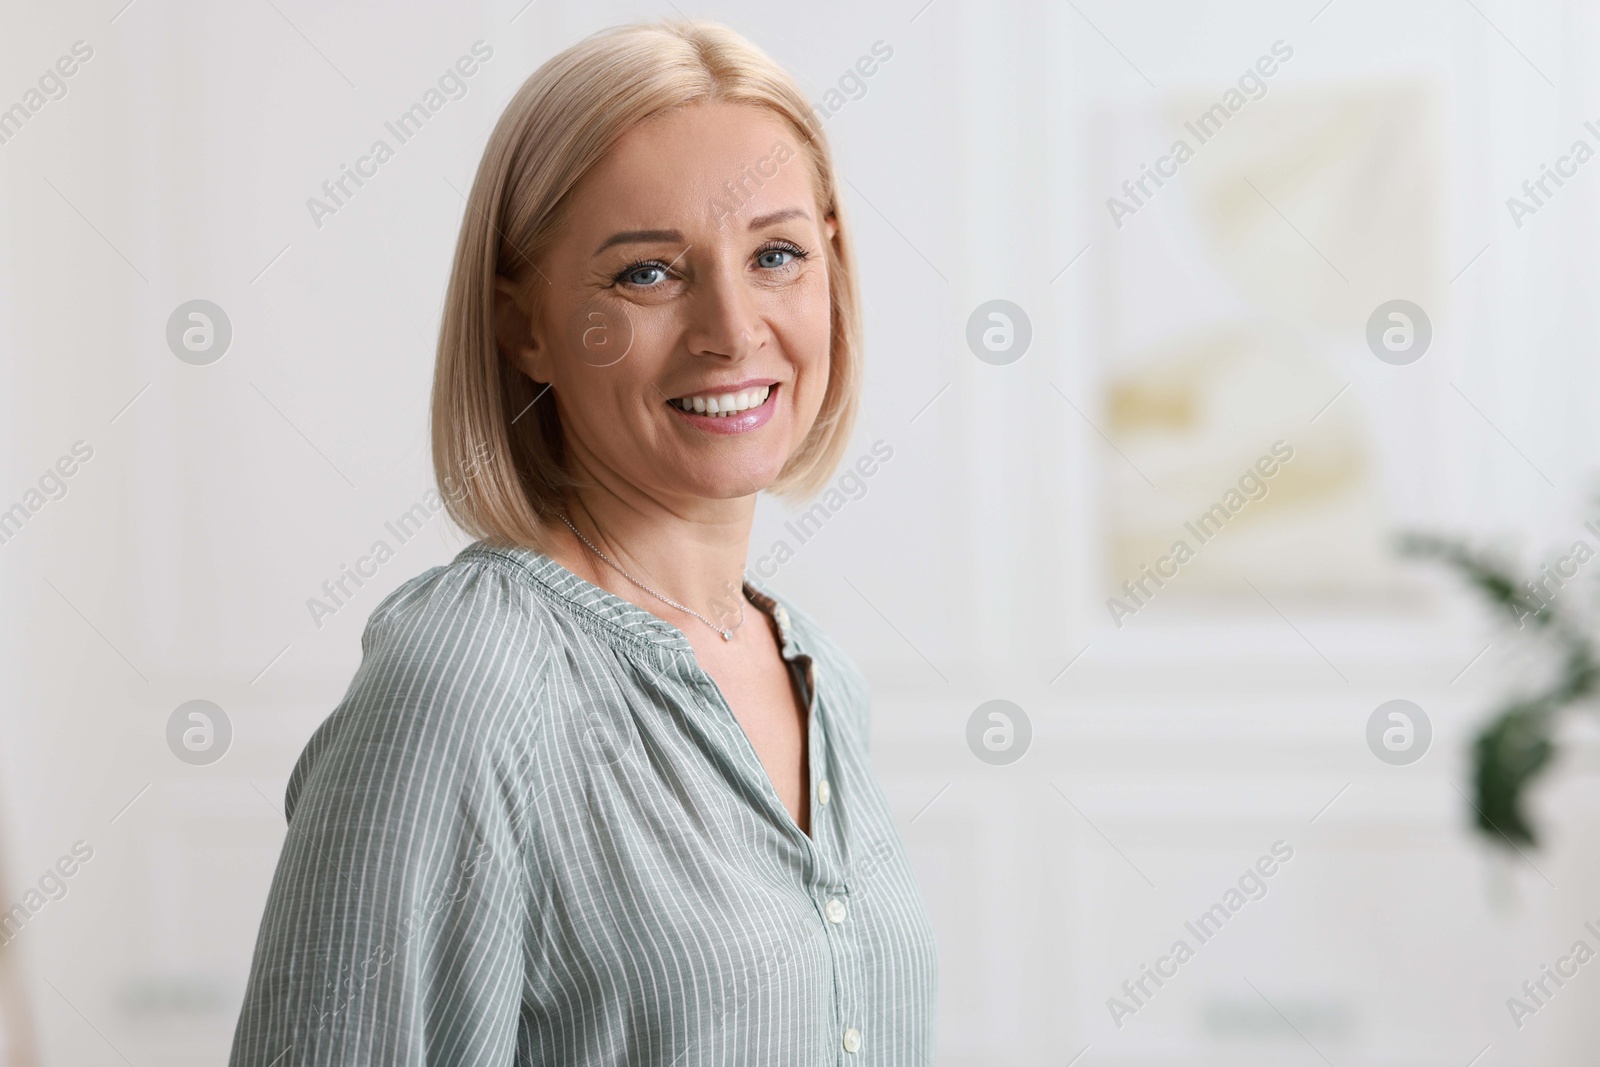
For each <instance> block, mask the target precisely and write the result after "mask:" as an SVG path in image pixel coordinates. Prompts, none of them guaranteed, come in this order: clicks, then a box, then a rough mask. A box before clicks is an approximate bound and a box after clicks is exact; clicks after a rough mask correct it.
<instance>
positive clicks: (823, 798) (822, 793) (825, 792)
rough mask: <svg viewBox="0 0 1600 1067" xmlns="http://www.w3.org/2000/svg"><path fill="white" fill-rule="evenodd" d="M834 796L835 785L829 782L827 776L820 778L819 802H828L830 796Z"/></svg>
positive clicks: (818, 788)
mask: <svg viewBox="0 0 1600 1067" xmlns="http://www.w3.org/2000/svg"><path fill="white" fill-rule="evenodd" d="M832 796H833V786H831V785H829V784H828V780H827V779H826V778H823V779H820V780H819V781H818V782H817V803H818V804H826V803H827V802H828V800H829V798H831V797H832Z"/></svg>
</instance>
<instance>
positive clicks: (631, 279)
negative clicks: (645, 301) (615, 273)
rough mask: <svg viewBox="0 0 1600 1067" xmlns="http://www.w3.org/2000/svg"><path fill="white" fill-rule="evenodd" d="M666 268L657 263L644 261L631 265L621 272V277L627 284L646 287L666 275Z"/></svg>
mask: <svg viewBox="0 0 1600 1067" xmlns="http://www.w3.org/2000/svg"><path fill="white" fill-rule="evenodd" d="M666 273H667V271H666V268H665V267H663V266H661V265H660V264H659V263H644V264H641V265H639V266H637V267H631V268H629V269H628V270H627V271H625V272H624V273H623V278H624V279H625V280H626V281H627V283H628V284H629V285H637V286H641V287H647V286H651V285H654V284H655V283H656V282H658V281H660V280H661V279H662V278H663V277H665V276H666Z"/></svg>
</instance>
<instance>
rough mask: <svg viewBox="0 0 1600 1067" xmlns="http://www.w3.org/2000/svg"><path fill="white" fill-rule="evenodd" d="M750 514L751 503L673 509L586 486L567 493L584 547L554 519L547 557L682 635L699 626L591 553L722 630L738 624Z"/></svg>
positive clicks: (570, 516) (571, 517)
mask: <svg viewBox="0 0 1600 1067" xmlns="http://www.w3.org/2000/svg"><path fill="white" fill-rule="evenodd" d="M754 515H755V500H754V498H753V497H750V498H742V499H734V500H691V501H688V502H687V505H686V506H684V505H680V506H679V507H672V506H669V505H664V504H663V503H661V502H659V501H655V500H635V499H628V498H625V497H624V496H622V495H620V494H618V493H614V492H611V491H609V490H605V489H599V488H591V487H585V488H583V489H577V490H572V491H570V492H569V493H568V494H567V508H566V516H567V518H568V519H569V520H570V521H571V522H572V524H573V526H575V527H577V530H578V533H581V534H582V537H583V538H586V539H587V540H588V542H589V544H585V543H584V541H583V540H582V539H580V538H579V537H578V536H577V535H575V534H574V533H573V531H572V530H571V529H569V528H568V527H567V525H566V524H565V523H563V522H561V521H560V520H557V521H556V523H555V527H554V529H553V530H552V533H553V535H554V544H553V545H552V546H551V548H549V549H547V554H549V555H550V557H551V558H552V559H554V560H555V561H556V562H557V563H560V564H561V565H562V566H564V567H566V568H567V569H568V570H570V571H572V572H573V573H574V574H576V575H578V576H579V577H581V578H583V579H585V580H586V581H588V582H591V583H592V584H594V585H597V586H599V587H600V588H602V589H604V590H606V591H607V592H609V593H612V594H613V595H615V596H619V597H621V598H622V599H624V600H626V601H628V602H629V603H632V604H634V605H635V606H637V607H640V608H643V609H644V610H646V611H648V612H650V613H652V614H654V615H657V616H659V617H660V618H662V619H665V620H666V621H668V622H670V623H672V624H673V625H674V626H677V627H679V628H680V629H682V628H683V627H685V626H689V625H694V626H698V625H701V624H700V623H698V622H696V621H694V619H693V618H692V616H691V617H686V616H685V614H684V613H683V612H681V611H679V610H677V609H676V608H674V607H672V606H670V605H668V604H666V603H663V602H662V601H661V600H660V599H658V598H657V597H656V596H651V595H650V593H648V592H646V591H645V589H641V588H640V587H639V586H638V585H635V584H634V582H631V581H629V580H628V578H626V577H624V576H623V574H619V573H618V572H617V570H616V568H614V567H612V566H610V565H608V564H607V563H606V562H605V561H604V560H602V559H601V558H600V557H599V556H598V555H597V554H596V552H595V549H598V550H599V551H600V552H604V553H605V554H606V556H608V557H610V559H611V562H612V563H614V564H615V565H616V567H619V568H621V570H622V571H623V572H625V573H626V574H627V575H629V576H631V577H632V578H633V579H634V580H635V581H637V582H639V583H642V584H643V585H644V586H645V587H646V588H648V589H650V590H653V591H654V592H655V593H656V594H658V595H659V596H662V597H667V598H669V599H671V600H674V601H677V602H678V603H679V604H681V605H683V606H685V607H688V608H691V609H693V610H694V611H695V612H698V613H699V614H700V615H702V616H704V617H705V618H706V619H707V620H709V621H710V622H711V623H712V624H714V625H716V626H717V627H719V628H721V627H726V626H731V625H733V624H734V623H735V622H737V621H738V617H739V614H740V609H741V605H742V603H743V596H742V592H741V590H742V587H743V582H744V569H745V560H746V556H747V553H748V551H749V547H750V527H751V523H752V521H753V519H754ZM591 545H592V546H593V547H592V548H591V547H590V546H591Z"/></svg>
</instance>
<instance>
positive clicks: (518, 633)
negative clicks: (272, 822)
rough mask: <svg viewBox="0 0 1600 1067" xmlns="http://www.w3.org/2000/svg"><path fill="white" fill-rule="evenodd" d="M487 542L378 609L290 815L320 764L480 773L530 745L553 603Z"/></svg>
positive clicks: (296, 785) (308, 760) (315, 738)
mask: <svg viewBox="0 0 1600 1067" xmlns="http://www.w3.org/2000/svg"><path fill="white" fill-rule="evenodd" d="M477 547H478V546H476V545H474V546H469V548H468V549H466V550H464V551H462V552H461V553H460V554H459V555H457V556H456V558H455V559H454V560H452V561H451V562H450V563H448V564H445V565H442V566H437V567H432V568H430V569H428V570H426V571H424V572H423V573H421V574H419V575H417V576H416V577H414V578H411V579H409V580H407V581H406V582H404V583H402V584H401V585H400V587H399V588H398V589H396V590H395V591H394V592H392V593H390V594H389V595H388V596H387V597H385V598H384V599H383V601H382V602H381V603H380V604H379V605H378V606H377V608H375V609H374V610H373V612H372V615H371V617H370V618H369V619H368V620H367V626H366V630H365V632H364V633H363V634H362V638H361V665H360V667H358V668H357V670H356V673H355V677H354V678H353V679H352V680H351V682H350V686H349V688H348V689H347V690H346V692H345V694H344V697H343V699H341V700H340V701H339V704H338V705H337V707H335V708H334V709H333V711H332V713H331V714H330V715H329V716H328V718H327V719H325V720H324V721H323V722H322V724H321V725H320V726H319V727H318V728H317V730H316V731H315V732H314V733H313V735H312V737H311V739H310V741H309V742H308V743H307V745H306V748H305V750H304V751H303V752H302V753H301V757H300V760H299V761H298V763H297V765H296V768H295V772H294V774H293V776H292V777H291V781H290V790H289V800H290V805H291V808H292V806H293V802H294V800H295V799H296V797H297V796H298V794H299V792H300V788H301V787H302V786H303V785H304V784H306V782H307V780H308V779H310V778H312V777H313V776H314V775H315V774H316V773H317V771H318V770H319V768H321V769H331V768H333V767H339V768H341V769H343V770H349V769H351V768H355V767H361V768H364V769H365V771H366V772H368V773H375V772H379V771H380V769H381V768H384V767H389V768H390V769H391V770H394V771H396V772H397V773H399V772H400V769H401V768H405V773H407V774H415V773H418V772H420V771H422V769H423V767H422V765H424V764H425V765H427V767H428V768H430V770H429V771H428V772H427V773H430V774H449V773H453V772H461V773H469V772H470V771H471V769H472V768H473V766H474V765H479V766H481V765H484V764H485V763H499V762H500V761H501V760H502V759H504V757H505V754H506V751H507V750H510V749H518V748H521V747H523V746H525V745H527V744H531V741H532V735H533V733H534V727H535V723H536V718H537V712H538V704H539V701H538V694H539V691H540V685H541V679H542V676H543V674H544V672H545V669H546V665H547V663H548V661H549V659H550V654H549V653H550V636H549V635H550V633H551V628H550V626H549V624H548V621H547V613H548V611H549V608H548V606H547V605H546V604H545V602H544V601H543V600H542V599H541V598H540V597H539V595H538V594H537V593H536V592H535V591H534V590H532V589H531V588H529V586H528V584H527V582H526V581H524V580H522V579H520V578H519V577H518V575H517V574H516V573H515V571H514V569H511V568H507V567H506V566H504V565H503V564H502V563H499V562H497V561H496V558H495V557H494V556H493V555H491V554H487V553H483V552H480V551H475V549H476V548H477Z"/></svg>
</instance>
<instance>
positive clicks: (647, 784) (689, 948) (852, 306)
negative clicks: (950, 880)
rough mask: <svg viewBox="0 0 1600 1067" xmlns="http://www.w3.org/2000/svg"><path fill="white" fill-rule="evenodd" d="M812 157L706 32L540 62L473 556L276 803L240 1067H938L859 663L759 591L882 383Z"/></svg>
mask: <svg viewBox="0 0 1600 1067" xmlns="http://www.w3.org/2000/svg"><path fill="white" fill-rule="evenodd" d="M835 188H836V186H835V179H834V175H833V170H832V162H831V159H830V156H829V153H828V148H827V145H826V142H825V141H824V140H823V138H822V136H821V133H820V131H819V130H818V129H816V128H815V126H814V120H813V119H812V118H811V116H810V110H809V105H808V104H807V103H806V101H805V98H804V96H803V95H802V94H801V93H800V92H799V91H798V89H797V88H796V87H795V85H794V83H793V82H792V80H791V79H790V78H789V77H788V76H787V75H786V74H785V73H784V72H783V71H781V70H780V69H779V68H778V67H777V66H776V65H775V64H774V63H773V62H772V60H770V59H769V58H767V57H766V56H765V55H763V54H762V53H760V52H759V51H757V50H756V49H755V48H754V47H753V46H751V45H750V44H749V43H748V42H746V41H744V40H743V39H742V38H740V37H738V36H737V35H735V34H733V33H731V32H730V31H728V30H726V29H723V28H720V27H717V26H712V25H706V24H700V23H688V24H683V23H679V24H665V25H648V26H634V27H626V28H622V29H618V30H612V31H609V32H606V33H602V34H599V35H597V36H595V37H592V38H589V39H588V40H585V41H583V42H581V43H579V44H578V45H576V46H574V47H572V48H570V49H568V50H567V51H566V52H564V53H562V54H561V55H558V56H556V57H555V58H554V59H551V60H550V61H549V62H548V63H546V64H545V65H544V66H543V67H541V68H540V69H539V70H538V71H537V72H536V73H535V74H534V75H533V77H532V78H530V79H529V80H528V82H527V83H526V84H525V85H524V86H523V87H522V89H521V90H520V91H519V92H518V94H517V95H516V97H515V98H514V99H513V100H512V101H511V103H510V105H509V106H508V108H507V110H506V113H505V115H504V116H503V117H502V118H501V120H500V122H499V124H498V125H497V127H496V129H495V131H494V133H493V135H492V136H491V137H490V140H489V144H488V147H487V149H486V151H485V153H484V157H483V161H482V164H481V166H480V168H479V171H478V176H477V180H476V182H475V183H474V185H473V190H472V194H471V197H470V198H469V201H468V205H467V211H466V214H465V220H464V222H463V225H462V231H461V238H460V242H459V244H458V246H457V250H456V258H455V266H454V272H453V274H452V276H451V281H450V288H449V293H448V296H447V301H446V307H445V313H444V325H443V330H442V334H441V340H440V346H439V360H438V367H437V375H436V379H435V389H434V411H433V415H434V463H435V469H436V473H437V475H438V476H439V479H440V484H441V486H442V487H443V489H444V491H445V494H444V495H445V496H446V498H447V501H448V506H449V508H450V513H451V515H452V517H453V518H454V519H455V520H456V521H457V522H458V523H459V524H460V525H461V526H462V527H463V528H464V529H466V530H468V531H469V532H471V533H473V534H474V535H476V536H477V537H478V538H480V540H479V541H477V542H476V543H475V544H473V545H472V546H470V547H468V548H467V549H465V550H464V551H463V552H461V554H460V555H459V556H457V557H456V559H455V561H454V562H452V563H451V564H450V565H449V566H445V567H437V568H434V569H432V570H430V571H428V572H426V573H425V574H423V575H421V576H420V577H418V578H415V579H413V580H411V581H410V582H408V583H406V584H405V585H403V586H402V587H401V588H400V589H398V590H397V591H396V592H395V593H394V594H393V595H391V596H390V597H389V598H388V599H386V600H385V601H384V602H383V603H382V604H381V605H380V606H379V607H378V608H377V610H376V611H375V612H374V614H373V616H372V618H371V620H370V621H369V623H368V625H367V630H366V633H365V636H364V638H363V641H362V649H363V660H362V664H361V668H360V670H359V671H358V673H357V674H356V677H355V680H354V681H353V682H352V684H351V687H350V690H349V692H348V693H347V694H346V696H345V698H344V700H343V702H342V703H341V704H340V705H339V707H338V708H337V709H336V710H335V711H334V713H333V715H332V716H330V717H329V719H328V720H327V721H326V722H324V723H323V725H322V726H321V727H320V728H319V729H318V730H317V732H316V733H315V735H314V736H313V737H312V738H311V741H310V743H309V744H308V745H307V747H306V750H305V752H304V753H303V754H302V756H301V758H300V760H299V763H298V764H297V766H296V767H295V770H294V774H293V776H292V778H291V779H290V783H289V790H288V798H287V807H288V813H289V835H288V838H287V840H286V842H285V844H284V850H283V856H282V858H281V860H280V862H279V865H278V870H277V874H276V876H275V878H274V881H273V885H272V891H271V896H270V898H269V900H268V903H267V909H266V916H265V918H264V920H263V922H262V926H261V932H260V938H259V941H258V944H257V947H256V953H255V959H254V964H253V967H252V972H251V977H250V983H249V987H248V990H247V992H246V995H245V1003H244V1008H243V1011H242V1013H241V1016H240V1019H239V1025H238V1029H237V1032H236V1034H235V1037H234V1045H233V1061H232V1062H233V1063H234V1064H236V1065H250V1067H268V1065H282V1067H288V1065H290V1064H313V1063H314V1064H424V1063H426V1064H434V1063H439V1064H446V1063H448V1064H503V1063H518V1064H561V1065H563V1067H565V1065H570V1064H661V1065H667V1064H685V1065H687V1064H701V1063H738V1064H762V1065H767V1064H825V1063H826V1064H833V1063H847V1064H856V1063H860V1064H866V1063H871V1064H928V1063H931V1062H932V1061H933V1011H934V998H935V983H936V970H935V968H936V960H935V953H934V946H933V940H932V934H931V930H930V927H929V923H928V920H927V917H926V914H925V912H924V910H923V907H922V903H921V901H920V898H919V896H918V893H917V890H916V888H915V885H914V883H913V880H912V875H911V871H910V868H909V865H908V864H907V861H906V856H905V850H904V847H903V844H902V842H901V840H900V837H899V835H898V833H897V831H896V829H895V826H894V823H893V821H892V819H891V818H890V815H889V811H888V807H887V805H886V803H885V800H884V796H883V793H882V791H881V790H880V788H879V786H878V784H877V782H876V781H875V779H874V777H873V775H872V772H871V770H870V768H869V766H868V762H867V742H868V734H869V727H868V707H869V698H868V693H867V688H866V685H865V682H864V680H863V678H862V676H861V674H860V672H859V671H858V670H857V669H856V668H855V667H854V666H853V665H852V663H851V662H850V661H849V660H848V659H847V658H846V657H845V656H844V655H843V654H842V653H841V652H840V651H839V649H838V648H836V647H835V646H834V645H833V644H832V643H831V642H830V641H829V640H828V639H827V638H826V637H825V636H824V635H823V634H822V633H821V632H820V631H819V630H818V629H817V627H816V626H815V624H814V623H812V622H811V621H810V620H809V619H807V618H806V617H805V616H804V615H803V614H801V613H800V612H799V611H798V610H796V609H795V608H794V607H792V606H791V605H789V604H787V603H785V602H784V601H783V600H782V599H781V598H779V597H776V596H774V595H773V594H771V593H770V592H766V591H764V590H762V589H759V588H757V587H756V586H754V585H752V584H750V583H747V582H742V580H741V576H742V574H743V571H744V565H745V558H746V550H747V547H748V543H749V537H750V526H751V520H752V516H753V514H754V509H755V500H756V493H757V492H758V491H760V490H763V489H766V490H772V491H775V492H782V493H787V494H789V495H792V496H798V497H804V496H806V495H809V494H814V493H815V492H816V491H817V490H818V489H820V487H821V486H822V485H823V484H824V482H825V481H826V480H827V479H828V478H829V477H830V476H831V473H832V471H833V468H834V467H835V466H836V464H837V463H838V461H839V459H840V457H841V455H842V453H843V451H844V450H845V449H846V447H847V443H848V442H847V439H848V435H849V432H850V428H851V426H852V423H853V421H854V415H855V411H856V406H857V392H858V388H859V383H860V380H861V372H860V359H861V354H860V348H859V342H858V329H857V310H856V306H857V301H856V293H855V283H854V278H853V274H852V260H851V254H850V243H849V239H848V232H847V230H846V228H845V226H844V223H843V221H842V219H841V215H840V212H839V206H838V203H837V201H836V196H835Z"/></svg>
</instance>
